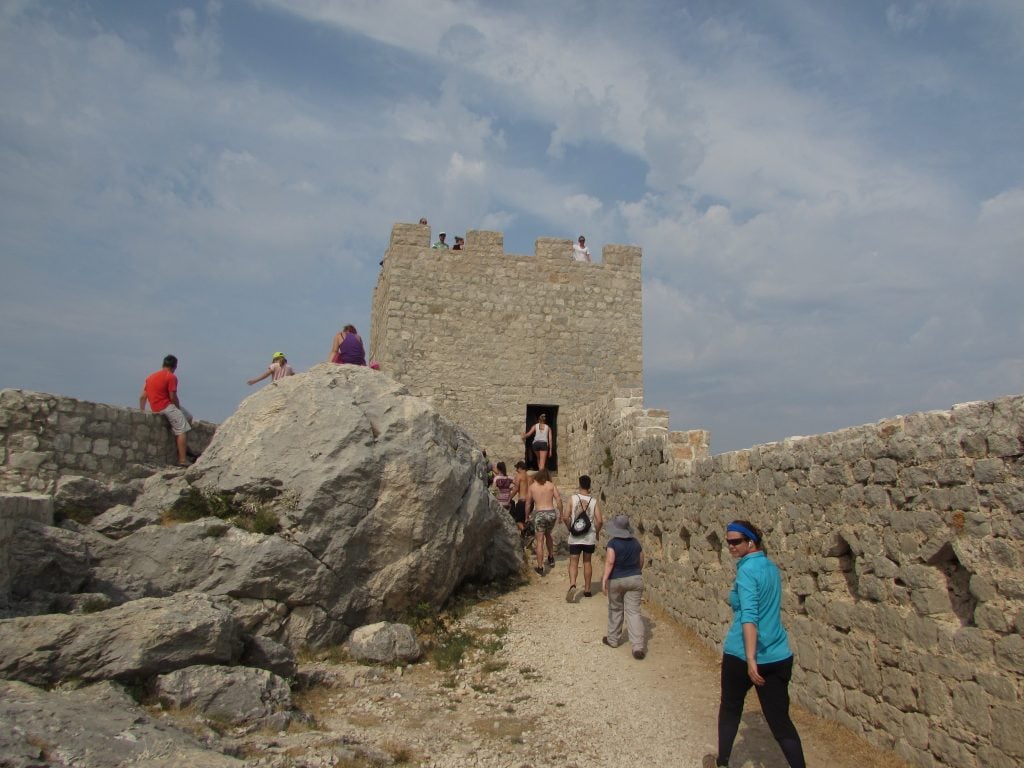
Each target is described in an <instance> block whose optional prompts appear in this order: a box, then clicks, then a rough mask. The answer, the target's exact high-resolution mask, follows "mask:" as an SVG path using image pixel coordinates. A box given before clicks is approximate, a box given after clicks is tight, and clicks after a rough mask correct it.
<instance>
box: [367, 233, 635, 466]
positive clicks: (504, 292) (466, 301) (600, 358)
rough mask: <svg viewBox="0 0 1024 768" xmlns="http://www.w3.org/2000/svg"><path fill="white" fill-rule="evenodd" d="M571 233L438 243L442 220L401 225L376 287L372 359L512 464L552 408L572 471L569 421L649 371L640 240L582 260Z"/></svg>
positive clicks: (558, 446) (555, 459)
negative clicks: (530, 251)
mask: <svg viewBox="0 0 1024 768" xmlns="http://www.w3.org/2000/svg"><path fill="white" fill-rule="evenodd" d="M571 254H572V243H571V242H570V241H569V240H559V239H555V238H542V239H540V240H538V241H537V245H536V254H535V255H534V256H518V255H513V254H507V253H505V252H504V250H503V246H502V236H501V234H500V233H498V232H485V231H470V232H467V233H466V246H465V249H464V250H461V251H447V250H432V249H431V248H430V229H429V227H427V226H426V225H420V224H396V225H395V226H394V228H393V229H392V231H391V242H390V244H389V247H388V250H387V253H385V255H384V263H383V269H382V270H381V273H380V277H379V279H378V281H377V286H376V288H375V290H374V295H373V315H372V328H371V331H370V344H371V347H370V357H371V358H374V359H376V360H377V361H378V362H380V364H381V366H382V368H383V370H385V371H386V372H387V373H389V374H390V375H392V376H393V377H395V378H396V379H398V380H399V381H401V382H402V383H403V384H405V385H406V386H407V387H408V388H409V389H410V391H411V392H412V393H413V394H415V395H418V396H420V397H423V398H426V399H427V400H428V401H429V402H430V403H431V404H432V405H433V406H434V407H435V408H437V409H438V410H439V411H440V412H441V413H443V414H444V415H445V416H447V417H449V418H450V419H452V420H453V421H454V422H456V423H457V424H459V425H460V426H461V427H463V428H464V429H466V430H467V431H468V432H469V433H470V434H471V435H472V436H473V437H474V438H475V439H476V440H477V442H479V443H480V445H481V446H483V447H484V448H485V449H486V450H487V451H488V453H489V455H490V456H491V457H492V459H493V460H498V459H504V460H505V461H507V462H509V469H510V470H511V468H512V464H514V463H515V461H516V460H518V459H519V458H524V459H526V451H525V448H524V444H523V442H522V440H521V439H520V434H522V432H524V431H526V430H527V428H528V427H529V426H531V425H532V424H533V423H534V422H535V421H536V420H537V417H538V416H539V415H540V414H541V413H544V414H546V415H547V421H548V424H549V425H551V427H552V431H553V432H554V435H555V449H554V453H553V456H552V461H550V462H549V467H548V468H549V469H554V470H556V471H559V470H561V472H562V476H563V477H564V476H566V475H565V470H566V469H567V468H566V467H564V466H560V463H559V458H560V457H561V456H564V451H563V446H562V443H561V436H562V435H563V433H564V429H563V427H562V425H563V424H566V423H569V422H571V421H573V420H575V419H576V418H577V416H578V415H579V412H580V410H579V409H580V407H581V406H582V405H584V404H585V403H590V402H592V401H594V400H596V399H597V398H599V397H601V396H603V395H605V394H607V393H608V392H610V391H615V390H617V389H620V388H626V389H637V390H639V387H640V386H641V384H642V376H643V354H642V347H643V339H642V329H643V320H642V316H641V311H642V303H641V283H640V249H639V248H636V247H633V246H624V245H608V246H605V248H604V251H603V253H602V259H601V262H600V263H594V264H590V263H584V262H576V261H573V260H572V257H571Z"/></svg>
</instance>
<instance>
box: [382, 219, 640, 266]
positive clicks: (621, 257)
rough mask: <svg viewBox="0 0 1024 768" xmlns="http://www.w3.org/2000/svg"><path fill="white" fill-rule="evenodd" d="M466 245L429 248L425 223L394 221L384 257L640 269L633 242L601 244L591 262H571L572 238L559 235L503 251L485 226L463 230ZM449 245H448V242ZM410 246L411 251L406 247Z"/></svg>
mask: <svg viewBox="0 0 1024 768" xmlns="http://www.w3.org/2000/svg"><path fill="white" fill-rule="evenodd" d="M465 237H466V245H465V248H464V249H463V250H461V251H453V250H451V249H449V250H447V251H446V250H444V249H438V250H433V249H431V247H430V246H431V244H432V243H433V233H432V232H431V229H430V227H429V226H428V225H426V224H395V225H394V226H392V228H391V240H390V242H389V244H388V251H387V253H386V254H385V262H386V261H387V256H388V255H390V254H394V255H406V256H408V255H410V253H411V252H415V251H419V250H427V251H430V253H431V254H432V255H434V256H437V255H445V254H447V255H448V256H452V257H458V258H469V259H476V258H479V257H481V256H486V257H487V258H489V259H493V258H495V257H499V258H510V259H529V260H531V262H530V263H531V264H532V265H534V266H536V264H537V263H538V262H550V263H552V264H555V265H562V264H566V263H568V264H571V265H573V266H575V267H576V269H601V270H604V271H605V272H613V271H616V270H629V271H631V270H636V271H637V272H639V270H640V261H641V251H640V248H639V247H637V246H635V245H616V244H609V245H605V246H604V248H602V249H601V259H600V261H598V262H595V263H593V264H587V263H584V262H577V261H574V260H573V258H572V240H569V239H567V238H562V237H540V238H537V240H536V241H535V243H534V252H533V255H532V256H531V255H528V254H516V253H507V252H506V251H505V236H504V235H503V234H502V233H501V232H494V231H491V230H487V229H471V230H469V231H468V232H466V236H465ZM449 245H450V244H449ZM409 249H411V251H410V250H409Z"/></svg>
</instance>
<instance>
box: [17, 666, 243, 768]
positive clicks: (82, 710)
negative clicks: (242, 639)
mask: <svg viewBox="0 0 1024 768" xmlns="http://www.w3.org/2000/svg"><path fill="white" fill-rule="evenodd" d="M98 715H102V716H98ZM0 723H3V724H4V725H3V726H2V727H0V765H3V766H10V767H11V768H30V767H31V768H37V767H38V766H47V765H54V766H56V765H74V766H79V767H80V768H107V767H108V766H112V765H120V766H128V765H133V766H143V765H145V766H147V767H148V768H181V767H182V766H189V768H227V766H244V765H245V764H246V763H245V762H243V761H241V760H236V759H234V758H231V757H228V756H226V755H223V754H220V753H218V752H215V751H212V750H210V749H208V748H206V747H205V746H203V745H202V744H200V743H199V742H198V741H197V740H196V739H195V738H194V737H192V736H190V735H188V734H186V733H183V732H182V731H179V730H177V729H176V728H171V727H168V726H167V725H166V724H165V723H162V722H155V721H154V720H153V719H152V718H151V717H150V716H149V714H148V713H147V712H146V711H145V710H144V709H143V708H142V707H140V706H139V705H138V704H136V703H135V702H134V701H132V699H131V697H130V696H129V695H128V694H127V693H125V691H124V690H123V689H122V688H121V687H120V686H118V685H116V684H115V683H108V682H104V683H97V684H95V685H89V686H85V687H83V688H79V689H77V690H71V691H55V692H48V691H44V690H41V689H39V688H34V687H33V686H31V685H26V684H25V683H18V682H12V681H6V680H0Z"/></svg>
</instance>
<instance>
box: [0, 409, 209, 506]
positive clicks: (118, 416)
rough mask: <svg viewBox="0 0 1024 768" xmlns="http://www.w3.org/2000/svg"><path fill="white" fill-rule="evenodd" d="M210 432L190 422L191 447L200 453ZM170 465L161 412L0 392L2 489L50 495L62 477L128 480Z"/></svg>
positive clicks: (171, 455) (172, 456)
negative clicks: (191, 424) (191, 425)
mask: <svg viewBox="0 0 1024 768" xmlns="http://www.w3.org/2000/svg"><path fill="white" fill-rule="evenodd" d="M214 429H215V426H214V425H213V424H209V423H206V422H198V423H197V424H195V425H193V427H192V431H191V432H189V436H188V441H189V448H190V449H191V450H193V451H195V452H197V453H200V452H202V450H203V449H204V448H205V447H206V446H207V444H208V443H209V442H210V439H211V438H212V437H213V431H214ZM176 462H177V454H176V453H175V448H174V439H173V436H172V435H171V431H170V428H169V427H168V426H167V420H166V419H165V418H164V417H163V416H160V415H159V414H154V413H150V412H148V411H146V412H143V411H140V410H138V409H137V408H122V407H119V406H116V405H104V404H103V403H90V402H85V401H83V400H76V399H74V398H72V397H61V396H59V395H49V394H45V393H43V392H28V391H26V390H21V389H4V390H0V491H6V492H32V493H46V494H51V495H52V494H53V493H54V491H55V490H56V488H57V481H58V480H59V478H60V477H62V476H66V475H76V476H82V477H90V478H98V479H101V480H103V481H105V482H107V481H111V480H114V481H116V480H128V479H131V478H133V477H147V476H149V475H151V474H152V473H153V471H154V469H155V468H157V467H161V466H166V465H173V464H175V463H176Z"/></svg>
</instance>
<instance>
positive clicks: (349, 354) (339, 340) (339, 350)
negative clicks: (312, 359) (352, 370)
mask: <svg viewBox="0 0 1024 768" xmlns="http://www.w3.org/2000/svg"><path fill="white" fill-rule="evenodd" d="M327 362H329V363H339V364H346V365H366V350H365V348H364V347H363V340H362V338H361V337H360V336H359V334H358V333H357V332H356V327H355V326H354V325H346V326H345V327H344V328H343V329H341V330H340V331H338V332H337V333H336V334H334V341H333V343H332V344H331V356H330V357H328V358H327Z"/></svg>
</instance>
